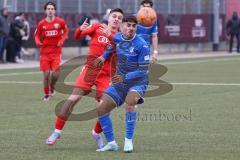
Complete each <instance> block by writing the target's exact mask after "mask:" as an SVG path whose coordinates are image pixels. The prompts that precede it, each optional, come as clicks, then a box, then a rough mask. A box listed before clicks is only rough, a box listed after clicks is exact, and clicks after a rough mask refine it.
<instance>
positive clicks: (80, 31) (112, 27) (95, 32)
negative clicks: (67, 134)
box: [46, 8, 123, 148]
mask: <svg viewBox="0 0 240 160" xmlns="http://www.w3.org/2000/svg"><path fill="white" fill-rule="evenodd" d="M122 19H123V11H122V10H121V9H119V8H116V9H113V10H111V12H110V14H109V18H108V25H105V24H100V23H95V24H93V25H89V23H87V20H88V19H86V20H85V22H84V23H83V24H82V25H81V26H80V27H79V28H77V29H76V31H75V34H74V37H75V39H81V38H84V37H86V36H87V35H88V36H90V37H91V41H90V47H89V53H88V56H87V60H86V63H85V65H84V66H83V69H82V71H81V72H80V75H79V76H78V77H77V79H76V83H75V86H76V87H75V88H74V90H73V92H72V95H70V97H69V98H68V100H66V102H65V103H64V104H63V106H62V108H61V111H60V114H59V115H57V117H56V122H55V130H54V132H53V133H52V134H51V136H50V137H49V138H48V139H47V141H46V144H48V145H53V144H54V143H55V142H56V141H57V139H58V138H60V136H61V134H62V129H63V127H64V125H65V122H66V121H67V119H68V118H69V115H70V114H71V111H72V110H73V108H74V106H75V104H76V103H77V102H78V101H79V100H80V99H81V98H82V97H83V96H84V95H87V94H89V93H90V92H91V88H92V87H93V86H96V100H97V101H99V99H100V98H101V97H102V93H103V92H104V91H105V90H106V88H107V87H108V86H109V84H110V82H111V75H112V74H113V73H115V71H114V70H115V66H116V65H115V64H113V63H112V58H109V59H108V60H107V61H106V62H105V64H104V65H103V66H102V67H96V66H95V65H94V61H95V60H96V59H97V58H98V57H99V56H101V55H102V54H103V53H104V51H105V50H106V49H107V48H108V46H109V45H110V44H111V39H112V37H113V35H114V34H115V33H116V32H118V31H119V27H120V24H121V22H122ZM113 61H114V60H113ZM101 132H102V128H101V126H100V124H99V122H97V123H96V125H95V128H94V129H93V130H92V136H93V138H94V139H95V140H96V143H97V147H98V148H102V147H103V146H104V141H103V139H102V138H101V136H100V133H101Z"/></svg>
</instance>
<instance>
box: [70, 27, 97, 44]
mask: <svg viewBox="0 0 240 160" xmlns="http://www.w3.org/2000/svg"><path fill="white" fill-rule="evenodd" d="M98 27H99V24H95V25H90V26H88V28H87V29H86V30H84V31H82V30H81V29H80V27H78V28H77V29H76V31H75V33H74V39H75V40H79V39H82V38H84V37H86V36H92V34H93V33H94V32H95V31H96V30H97V28H98Z"/></svg>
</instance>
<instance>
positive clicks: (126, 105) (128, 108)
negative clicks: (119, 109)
mask: <svg viewBox="0 0 240 160" xmlns="http://www.w3.org/2000/svg"><path fill="white" fill-rule="evenodd" d="M125 110H126V111H127V112H133V111H135V105H129V104H127V103H125Z"/></svg>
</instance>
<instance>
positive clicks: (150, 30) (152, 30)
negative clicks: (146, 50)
mask: <svg viewBox="0 0 240 160" xmlns="http://www.w3.org/2000/svg"><path fill="white" fill-rule="evenodd" d="M157 33H158V26H157V21H156V22H155V23H154V24H153V25H152V26H150V27H145V26H142V25H141V24H138V25H137V34H138V35H139V36H140V37H142V38H143V39H144V40H145V41H146V42H147V43H148V45H150V44H151V37H152V34H157Z"/></svg>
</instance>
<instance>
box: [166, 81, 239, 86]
mask: <svg viewBox="0 0 240 160" xmlns="http://www.w3.org/2000/svg"><path fill="white" fill-rule="evenodd" d="M169 83H170V82H169ZM170 84H172V85H180V86H181V85H182V86H184V85H186V86H240V83H191V82H190V83H177V82H176V83H170Z"/></svg>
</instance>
